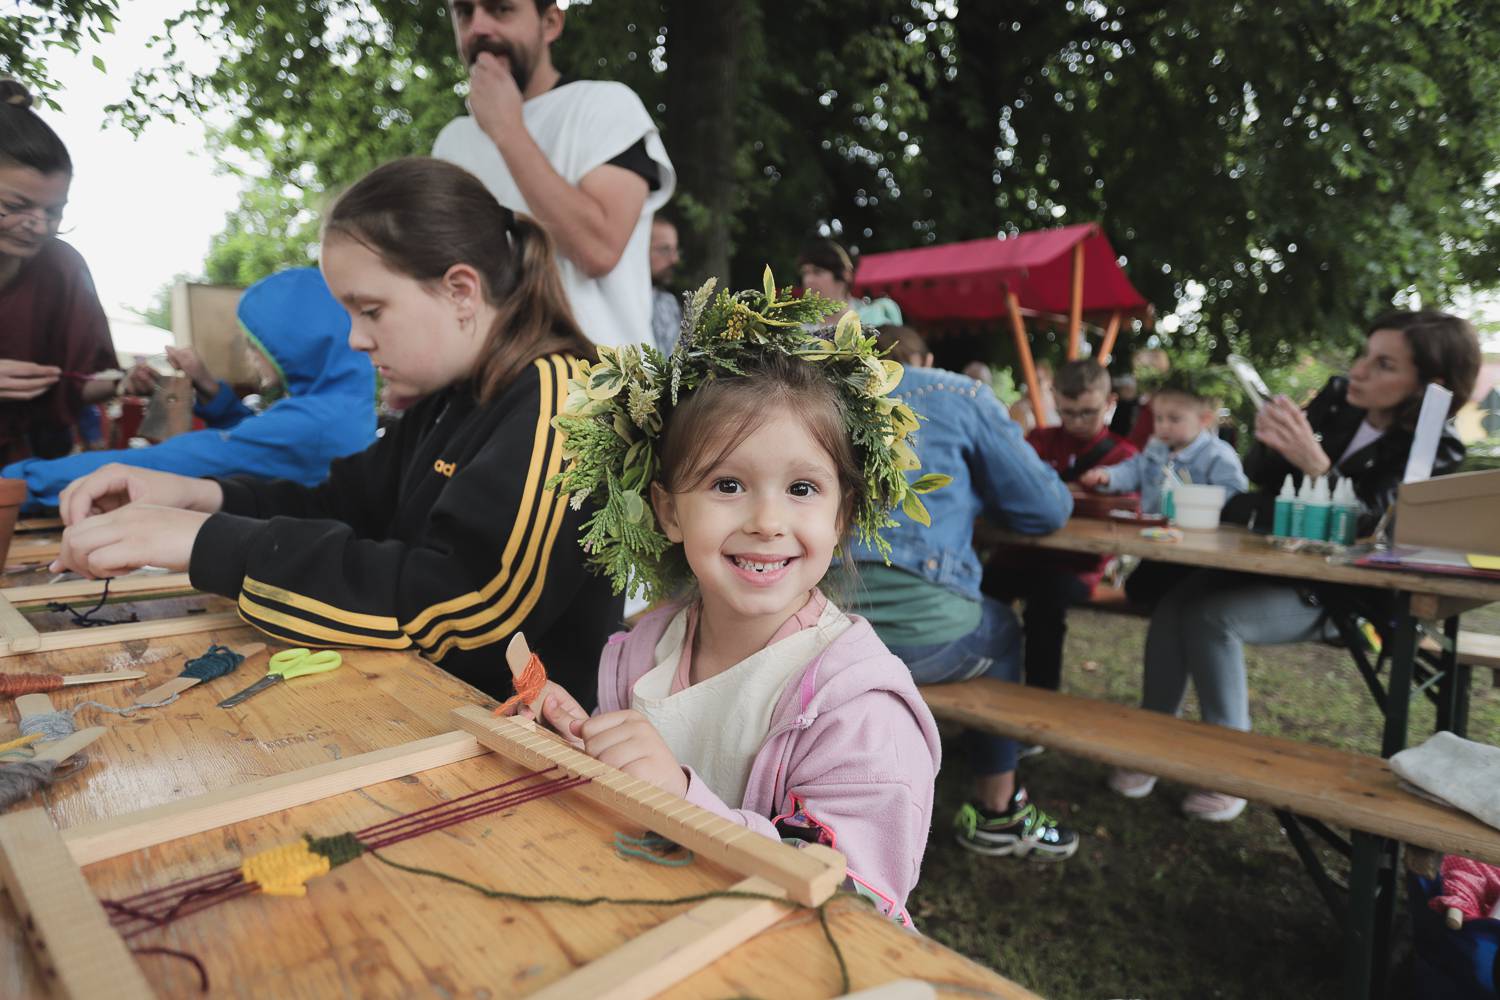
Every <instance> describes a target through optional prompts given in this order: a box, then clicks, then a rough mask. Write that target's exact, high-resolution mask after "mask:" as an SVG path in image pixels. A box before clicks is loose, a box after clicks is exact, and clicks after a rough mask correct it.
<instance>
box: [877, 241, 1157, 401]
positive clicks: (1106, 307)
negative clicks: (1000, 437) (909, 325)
mask: <svg viewBox="0 0 1500 1000" xmlns="http://www.w3.org/2000/svg"><path fill="white" fill-rule="evenodd" d="M1117 261H1118V258H1117V257H1116V255H1115V251H1114V248H1113V247H1111V246H1110V245H1109V240H1108V239H1107V238H1106V237H1105V235H1104V232H1103V230H1101V229H1100V228H1099V225H1098V224H1097V223H1093V222H1087V223H1083V224H1081V225H1077V226H1063V227H1062V228H1061V229H1048V230H1044V231H1043V232H1039V233H1022V234H1021V235H1019V236H1012V237H1009V238H1006V239H994V240H968V241H966V242H963V243H949V244H947V245H945V246H937V247H921V248H919V249H916V250H893V251H891V252H889V253H872V254H869V255H867V256H865V257H862V258H861V259H860V262H859V272H858V273H857V274H856V275H855V278H854V291H855V292H856V293H858V294H860V295H867V296H872V297H873V296H878V295H885V296H889V297H890V298H892V299H894V300H895V301H896V304H897V305H899V306H900V307H901V312H902V315H904V316H905V317H906V318H908V319H911V320H914V321H917V322H923V321H929V322H930V321H935V320H993V319H999V318H1001V317H1003V316H1007V315H1008V316H1009V317H1010V321H1011V329H1012V332H1013V333H1014V334H1015V338H1016V350H1017V351H1018V352H1019V354H1020V356H1021V368H1022V371H1023V372H1024V373H1025V376H1026V384H1027V386H1028V391H1029V392H1030V394H1031V401H1032V405H1033V406H1034V407H1035V408H1036V412H1037V419H1038V420H1039V421H1040V420H1041V407H1042V401H1041V398H1040V397H1041V390H1040V387H1039V386H1038V384H1037V379H1036V366H1035V364H1034V362H1033V360H1032V356H1031V344H1030V341H1029V340H1028V339H1027V337H1026V326H1025V320H1024V316H1026V315H1028V314H1029V315H1043V316H1046V315H1051V316H1066V317H1067V320H1068V358H1069V360H1072V359H1073V358H1076V357H1077V356H1078V346H1079V337H1080V335H1081V332H1082V326H1083V317H1084V316H1085V315H1086V314H1087V315H1093V316H1097V317H1099V318H1107V324H1108V325H1107V326H1106V327H1105V330H1104V339H1103V342H1102V343H1101V344H1100V347H1099V352H1098V354H1097V355H1096V357H1098V358H1099V360H1100V363H1101V364H1102V363H1105V362H1107V361H1108V360H1109V353H1110V351H1111V350H1112V349H1113V348H1114V346H1115V337H1116V336H1117V335H1118V334H1119V330H1120V321H1121V320H1122V319H1123V318H1125V317H1128V316H1149V315H1150V311H1151V307H1150V305H1149V304H1148V303H1147V302H1146V300H1145V299H1144V298H1142V297H1141V293H1140V292H1138V291H1136V290H1135V286H1133V285H1131V283H1130V279H1129V278H1127V277H1126V276H1125V272H1124V271H1122V270H1120V265H1119V263H1118V262H1117Z"/></svg>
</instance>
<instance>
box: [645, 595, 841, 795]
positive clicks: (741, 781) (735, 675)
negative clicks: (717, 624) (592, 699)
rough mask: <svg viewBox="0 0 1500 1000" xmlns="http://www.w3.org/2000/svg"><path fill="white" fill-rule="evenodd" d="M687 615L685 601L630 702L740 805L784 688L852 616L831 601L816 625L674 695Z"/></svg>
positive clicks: (718, 791)
mask: <svg viewBox="0 0 1500 1000" xmlns="http://www.w3.org/2000/svg"><path fill="white" fill-rule="evenodd" d="M687 616H688V611H687V609H686V608H683V609H682V610H681V611H679V612H678V613H677V614H676V616H675V617H673V619H672V623H671V624H670V625H668V626H667V630H666V632H664V633H662V637H661V639H660V640H658V641H657V643H656V666H655V667H654V668H652V669H651V670H650V671H648V672H647V673H645V674H644V675H642V676H641V679H640V680H638V681H636V682H635V686H634V687H633V688H632V689H631V692H630V707H631V708H633V709H635V710H636V711H637V712H640V713H641V714H642V715H644V716H645V717H646V718H647V719H648V720H650V722H651V724H652V725H653V726H655V727H656V730H657V732H659V733H661V738H662V740H663V741H664V742H665V743H666V744H667V747H668V748H669V749H671V751H672V755H673V756H674V757H676V758H677V759H678V761H680V762H681V763H683V764H690V765H692V768H693V770H694V771H696V772H698V776H699V777H700V778H702V779H703V783H704V784H705V785H707V786H708V787H709V788H710V789H711V790H712V791H713V793H714V794H715V795H717V796H718V797H719V798H721V799H723V800H724V801H725V802H727V803H729V804H730V805H732V806H738V805H739V803H740V802H742V801H743V800H744V798H745V783H746V782H747V781H749V780H750V767H751V765H752V764H754V763H755V755H756V754H758V753H759V752H760V748H761V746H762V745H764V744H765V742H766V736H767V735H769V733H770V729H771V713H773V712H774V711H775V710H776V703H777V702H778V701H779V700H780V699H781V695H782V692H784V691H785V690H786V686H787V685H788V684H790V683H792V682H793V681H794V680H795V679H796V678H797V677H800V676H801V675H802V672H803V671H804V670H806V669H807V665H808V664H809V663H811V662H812V661H813V660H814V659H815V658H816V657H817V655H818V654H819V653H821V652H822V651H823V650H825V649H827V648H828V647H829V646H830V645H832V643H833V640H835V639H837V638H838V637H839V636H840V635H842V634H843V633H844V631H845V630H846V629H848V628H849V626H850V625H852V624H853V622H851V621H850V620H849V618H848V616H846V615H845V614H844V613H843V612H842V611H840V610H839V609H838V608H836V607H834V606H833V602H832V601H830V602H828V603H827V604H825V605H824V606H823V613H822V615H821V616H819V618H818V624H817V627H815V628H804V629H801V630H799V631H797V632H794V633H792V634H791V635H789V636H787V637H786V638H785V639H782V640H780V641H779V642H773V643H771V645H769V646H767V647H766V648H765V649H762V650H761V651H760V652H758V653H754V654H752V655H751V656H748V657H746V658H745V659H743V660H741V661H740V662H739V663H736V664H735V665H734V666H732V667H730V668H729V669H728V670H726V671H724V672H723V673H722V674H716V675H714V676H713V677H710V678H709V679H708V680H705V681H699V682H698V683H697V684H694V685H693V686H692V687H689V688H686V689H685V690H682V691H679V692H677V693H676V694H671V693H670V692H671V690H672V681H673V679H674V677H675V676H676V674H677V666H678V661H679V660H681V659H682V645H683V640H684V639H686V637H687Z"/></svg>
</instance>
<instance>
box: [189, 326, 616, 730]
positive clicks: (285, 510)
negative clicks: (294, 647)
mask: <svg viewBox="0 0 1500 1000" xmlns="http://www.w3.org/2000/svg"><path fill="white" fill-rule="evenodd" d="M574 364H576V362H574V361H572V359H570V358H568V357H565V356H563V355H551V356H548V357H545V358H541V359H539V360H537V361H535V362H533V363H532V366H531V367H530V368H529V369H527V371H526V372H524V373H523V374H521V375H520V376H518V377H517V378H516V380H515V381H514V382H513V383H512V384H511V385H510V386H509V387H508V388H507V389H506V390H505V391H504V392H503V393H502V394H501V395H500V397H499V398H497V399H495V400H493V401H492V402H490V403H487V404H480V403H479V402H478V400H477V399H476V397H475V396H474V394H473V392H472V389H471V388H469V387H468V386H457V387H453V388H450V389H447V390H444V391H443V392H440V393H437V394H435V395H434V396H431V397H429V398H427V399H425V400H423V401H422V402H420V403H418V404H417V405H416V406H415V407H413V408H412V409H411V410H410V411H408V412H407V413H406V414H405V416H403V417H402V419H401V420H400V422H399V423H397V424H396V425H395V426H394V427H392V428H390V429H389V430H388V431H387V432H386V434H385V436H384V437H382V438H381V439H380V440H378V441H377V442H375V444H373V445H371V446H370V447H369V448H368V449H366V450H365V451H363V452H360V453H359V454H357V455H351V456H349V457H348V458H344V459H339V460H338V461H335V462H334V463H333V466H332V469H331V470H330V474H329V477H328V481H327V482H325V483H323V484H322V485H321V486H317V487H313V488H308V487H305V486H302V485H300V484H297V483H293V482H290V481H287V480H272V481H267V480H257V479H251V478H247V477H234V478H229V479H222V480H219V482H220V485H222V486H223V489H224V506H223V508H222V509H221V511H220V513H218V514H215V515H214V516H213V517H211V518H209V519H208V521H207V522H205V523H204V525H203V528H202V530H201V531H200V532H199V534H198V539H197V542H196V543H195V544H194V546H193V556H192V561H191V564H190V566H189V572H190V574H191V577H192V582H193V586H195V587H197V588H199V589H201V590H206V591H210V592H212V593H217V594H223V595H225V596H226V597H231V598H235V599H237V600H238V601H239V611H240V615H241V616H242V617H243V618H244V619H245V620H246V621H248V622H250V623H251V624H252V625H255V626H256V627H258V628H260V629H262V630H264V631H265V632H267V633H269V634H270V635H273V636H275V637H277V638H281V639H286V640H289V641H293V642H297V643H300V644H304V645H316V646H373V647H376V648H379V649H408V648H415V649H416V650H418V651H420V652H421V653H422V654H423V655H424V656H426V657H427V658H428V659H430V660H432V661H433V662H434V663H437V664H438V665H439V666H441V667H442V668H443V669H444V670H447V671H448V672H449V673H451V674H453V675H455V676H457V677H458V678H459V679H461V680H464V681H467V682H468V683H470V684H472V685H474V686H475V687H477V688H479V689H481V690H483V691H485V692H487V693H488V694H490V695H493V696H495V697H504V696H505V695H508V694H509V693H510V690H511V680H510V671H509V670H508V669H507V668H506V666H505V659H504V655H503V653H504V644H505V642H506V641H507V640H508V639H509V638H510V637H511V635H512V634H513V633H514V632H515V631H516V630H517V629H520V630H522V631H524V632H525V633H526V638H527V641H528V642H529V643H530V645H531V648H532V649H533V650H535V651H536V652H537V653H538V654H539V655H540V656H541V657H542V660H543V662H544V663H546V665H547V670H548V672H549V674H550V675H551V676H552V677H553V679H555V680H557V681H558V682H559V683H561V684H562V685H563V686H564V687H566V688H567V689H568V690H569V691H570V692H571V693H572V694H573V695H574V697H576V698H577V699H578V700H579V701H580V702H582V703H583V704H584V705H585V706H588V707H592V705H593V704H594V701H595V697H596V688H597V682H596V680H595V677H596V673H597V668H598V663H599V653H600V651H601V650H602V649H603V648H604V642H605V639H606V638H607V637H608V636H609V634H610V632H611V631H613V630H614V629H616V628H618V627H619V625H620V620H621V617H622V614H623V602H622V600H621V599H620V598H618V597H615V596H613V595H612V594H611V593H610V590H609V584H608V582H607V581H605V580H604V579H602V578H600V577H597V576H594V575H593V574H591V573H590V572H589V571H588V570H587V569H586V568H585V565H584V558H583V551H582V549H581V548H580V547H579V545H578V534H579V531H580V530H581V527H582V523H583V521H584V519H585V518H586V517H587V516H588V513H589V512H588V509H587V508H585V509H584V510H583V511H575V510H573V509H572V508H571V507H570V506H569V505H568V497H567V495H566V494H559V493H554V492H552V491H550V490H548V489H547V488H546V487H545V485H544V484H545V483H546V481H547V480H548V479H549V478H551V476H553V475H554V474H555V473H557V472H558V471H559V469H561V467H562V462H563V458H562V440H561V438H560V435H559V434H558V432H557V431H556V429H554V428H553V427H552V425H551V420H552V418H553V416H555V415H556V414H557V413H558V412H559V411H560V410H561V409H562V406H563V402H564V400H565V399H566V398H567V381H568V377H569V374H570V371H571V366H572V365H574Z"/></svg>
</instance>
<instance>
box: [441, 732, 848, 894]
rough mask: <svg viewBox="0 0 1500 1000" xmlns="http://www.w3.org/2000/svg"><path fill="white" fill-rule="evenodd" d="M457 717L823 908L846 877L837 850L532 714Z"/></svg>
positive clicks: (508, 753)
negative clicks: (816, 847)
mask: <svg viewBox="0 0 1500 1000" xmlns="http://www.w3.org/2000/svg"><path fill="white" fill-rule="evenodd" d="M451 715H452V718H453V721H454V723H455V724H456V725H458V726H459V727H460V728H461V729H463V730H465V731H466V732H469V733H472V734H473V735H474V737H475V738H476V739H478V740H479V742H480V743H482V744H484V745H485V746H487V747H489V748H490V749H491V750H494V751H495V752H496V753H498V754H500V755H502V756H504V757H507V758H509V759H511V760H514V761H517V762H519V763H521V764H523V765H525V766H526V767H528V768H530V769H531V770H541V769H543V768H547V767H558V768H561V769H562V770H564V771H566V772H567V773H569V774H574V775H578V776H581V777H585V778H589V779H590V781H589V783H588V784H586V785H580V786H579V787H578V788H576V789H574V791H576V792H577V793H578V794H579V795H582V796H584V797H586V798H589V799H592V800H593V801H595V802H598V803H599V804H600V805H602V806H604V807H605V808H606V809H609V810H611V811H613V812H615V813H617V814H619V815H621V816H623V817H625V818H626V819H629V820H630V821H632V822H634V823H637V824H639V825H641V826H643V827H645V828H646V829H648V830H654V831H655V832H657V833H658V834H660V835H661V836H663V837H666V838H667V839H668V840H671V841H674V842H676V843H678V844H681V845H682V846H683V847H686V848H687V849H689V850H691V851H694V852H696V853H697V854H698V855H699V856H700V857H703V858H705V859H707V860H709V861H713V862H715V863H717V864H720V865H723V866H724V867H726V868H728V869H730V870H731V871H734V872H738V873H739V874H741V875H759V876H761V877H762V878H765V879H767V880H768V881H770V882H772V883H774V884H776V885H778V886H780V887H781V888H783V889H785V890H786V892H787V894H788V895H789V896H790V897H791V898H792V899H795V900H796V901H797V902H799V903H801V904H803V905H804V906H817V905H818V904H819V903H821V902H823V900H825V899H827V898H828V897H829V896H831V895H833V892H834V890H836V889H837V888H838V887H839V885H840V884H841V883H842V882H843V881H844V858H843V856H842V855H840V854H838V853H837V852H834V851H812V850H794V849H792V848H790V847H788V846H786V845H785V844H782V843H779V842H777V841H774V840H772V839H771V838H769V837H766V836H764V835H762V834H759V833H755V832H752V831H751V830H749V829H747V828H746V827H743V826H740V825H738V824H737V823H731V822H729V820H727V819H723V818H722V817H719V816H715V815H714V814H713V813H711V812H709V811H708V810H706V809H702V808H700V807H698V806H695V805H693V804H692V803H691V802H688V801H687V800H686V799H680V798H678V797H677V796H675V795H668V794H667V793H666V792H664V791H662V790H661V789H660V788H657V787H656V786H655V785H651V784H648V783H646V782H644V781H641V780H639V779H637V778H632V777H629V776H628V775H626V774H625V773H624V772H622V771H618V770H616V769H615V768H612V767H610V766H609V765H607V764H602V763H600V762H599V761H597V760H595V759H594V758H592V757H589V756H587V755H585V754H583V753H580V752H579V751H577V750H574V749H573V748H572V747H570V746H568V745H566V744H565V743H563V742H562V741H561V740H559V739H558V738H556V737H554V736H551V735H549V734H547V733H544V732H542V731H540V730H538V729H537V727H536V726H535V725H533V724H532V723H530V722H528V721H526V720H524V719H517V718H514V717H507V716H502V717H496V716H493V715H491V714H490V713H489V712H488V711H487V710H485V709H483V708H480V707H478V706H477V705H468V706H465V707H463V708H455V709H454V710H453V711H452V713H451Z"/></svg>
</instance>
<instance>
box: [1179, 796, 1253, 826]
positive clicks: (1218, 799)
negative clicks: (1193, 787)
mask: <svg viewBox="0 0 1500 1000" xmlns="http://www.w3.org/2000/svg"><path fill="white" fill-rule="evenodd" d="M1244 811H1245V800H1244V799H1237V798H1235V797H1234V796H1233V795H1225V794H1224V793H1223V792H1191V793H1189V794H1188V796H1187V798H1185V799H1183V800H1182V814H1183V815H1184V816H1186V817H1187V818H1188V819H1201V820H1207V821H1208V822H1210V823H1228V822H1229V821H1230V820H1232V819H1238V818H1239V815H1240V813H1242V812H1244Z"/></svg>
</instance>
